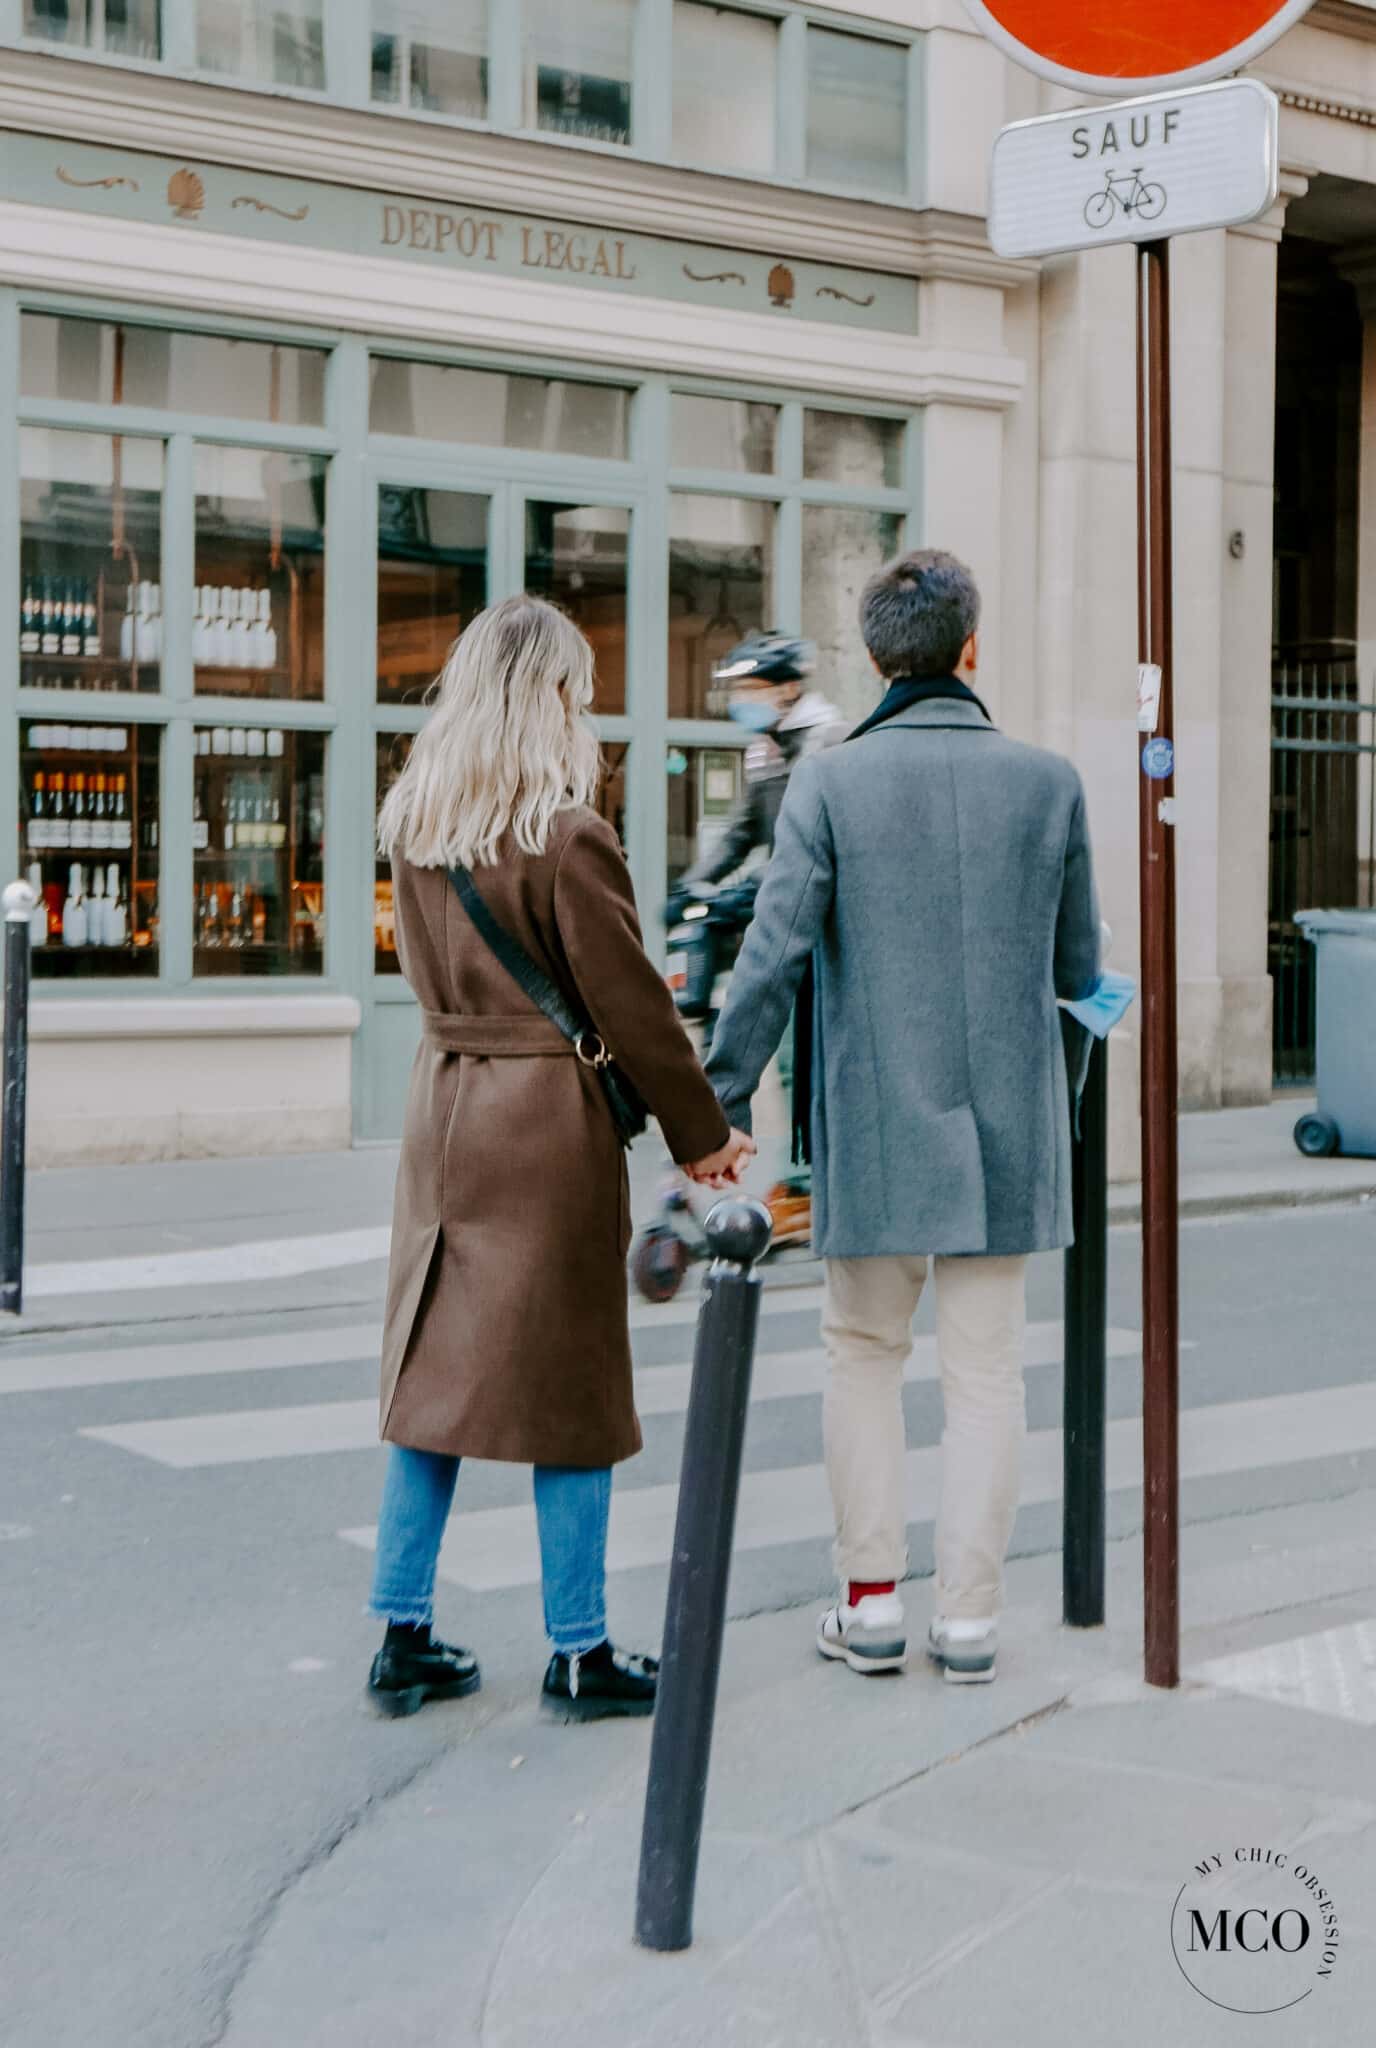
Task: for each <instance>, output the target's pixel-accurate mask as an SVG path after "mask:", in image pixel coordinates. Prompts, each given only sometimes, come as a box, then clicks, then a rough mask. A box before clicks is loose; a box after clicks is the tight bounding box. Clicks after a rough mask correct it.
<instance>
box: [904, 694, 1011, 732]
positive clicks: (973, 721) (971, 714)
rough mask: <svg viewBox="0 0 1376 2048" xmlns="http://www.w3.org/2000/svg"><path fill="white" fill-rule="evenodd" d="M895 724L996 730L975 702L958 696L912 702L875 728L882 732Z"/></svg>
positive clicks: (986, 730)
mask: <svg viewBox="0 0 1376 2048" xmlns="http://www.w3.org/2000/svg"><path fill="white" fill-rule="evenodd" d="M895 725H968V726H973V727H975V728H977V729H978V730H979V731H981V732H996V731H997V730H998V728H997V727H996V726H993V725H991V724H990V723H989V721H988V719H986V718H985V716H984V714H983V712H982V711H981V710H980V708H979V706H978V705H977V704H967V703H965V702H964V700H963V699H962V698H960V697H933V698H930V699H929V700H928V702H927V703H925V704H912V705H910V706H909V707H908V709H907V710H906V711H900V712H899V713H898V714H897V716H896V717H894V718H886V719H885V721H884V724H883V725H882V726H879V727H877V728H876V729H877V730H878V731H880V732H883V731H885V730H886V729H887V728H888V727H890V726H895Z"/></svg>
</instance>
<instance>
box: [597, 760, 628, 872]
mask: <svg viewBox="0 0 1376 2048" xmlns="http://www.w3.org/2000/svg"><path fill="white" fill-rule="evenodd" d="M630 758H631V743H630V741H629V740H605V741H604V742H603V745H602V780H601V782H599V784H598V785H597V795H596V797H595V798H594V800H593V801H594V802H595V804H596V806H597V811H598V815H599V816H600V817H603V818H605V819H606V821H607V823H608V824H609V825H610V826H611V828H612V830H613V831H614V832H615V833H616V836H617V838H618V839H619V840H620V841H621V846H622V851H623V852H624V851H625V848H626V845H627V838H626V833H627V826H628V822H629V821H628V818H627V814H626V800H627V799H626V774H627V769H628V767H629V764H630Z"/></svg>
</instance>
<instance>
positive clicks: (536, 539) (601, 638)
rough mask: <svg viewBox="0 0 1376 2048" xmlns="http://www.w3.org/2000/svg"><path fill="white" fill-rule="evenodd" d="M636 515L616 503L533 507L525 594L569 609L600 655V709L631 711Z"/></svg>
mask: <svg viewBox="0 0 1376 2048" xmlns="http://www.w3.org/2000/svg"><path fill="white" fill-rule="evenodd" d="M630 531H631V515H630V513H629V512H626V511H623V510H622V509H621V508H620V507H619V506H615V505H552V504H533V503H532V504H528V505H527V506H526V589H527V590H531V591H534V592H535V593H536V595H537V596H539V597H551V598H553V599H554V601H555V603H556V604H560V605H562V606H563V608H564V610H565V611H566V612H568V614H569V615H570V617H571V618H573V619H574V620H576V621H577V623H578V626H579V627H580V629H581V630H582V631H583V632H584V633H586V634H587V636H588V638H589V640H591V642H592V649H593V653H594V654H595V655H596V657H597V695H596V697H595V698H594V700H593V708H594V709H595V710H597V711H603V712H616V711H624V710H625V709H626V571H627V555H628V542H629V539H630Z"/></svg>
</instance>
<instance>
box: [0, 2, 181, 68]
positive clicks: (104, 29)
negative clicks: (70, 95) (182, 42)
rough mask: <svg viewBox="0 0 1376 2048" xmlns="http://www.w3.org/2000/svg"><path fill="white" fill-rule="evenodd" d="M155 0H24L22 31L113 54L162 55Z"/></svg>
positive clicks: (150, 57)
mask: <svg viewBox="0 0 1376 2048" xmlns="http://www.w3.org/2000/svg"><path fill="white" fill-rule="evenodd" d="M159 13H160V9H159V4H158V0H24V33H25V35H26V36H41V37H42V38H43V40H44V41H45V42H52V43H68V44H70V45H72V46H73V47H74V48H76V49H79V50H102V51H104V52H105V53H106V55H107V56H112V57H142V58H143V60H144V61H145V63H147V62H156V61H157V59H158V58H159V57H160V56H161V55H162V34H161V22H160V20H159Z"/></svg>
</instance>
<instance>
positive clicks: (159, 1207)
mask: <svg viewBox="0 0 1376 2048" xmlns="http://www.w3.org/2000/svg"><path fill="white" fill-rule="evenodd" d="M1306 1100H1307V1098H1305V1097H1302V1096H1300V1097H1293V1098H1292V1097H1286V1098H1284V1099H1281V1100H1279V1101H1276V1102H1274V1103H1270V1104H1267V1105H1266V1106H1265V1107H1263V1108H1260V1109H1240V1110H1217V1111H1210V1112H1207V1113H1201V1114H1196V1115H1191V1116H1185V1117H1182V1118H1181V1120H1180V1164H1181V1178H1180V1197H1181V1213H1182V1215H1184V1216H1186V1217H1198V1216H1209V1215H1222V1214H1229V1213H1232V1212H1235V1211H1238V1210H1242V1209H1255V1208H1282V1207H1289V1206H1293V1205H1296V1204H1309V1203H1322V1202H1354V1201H1363V1200H1368V1199H1371V1198H1373V1197H1376V1160H1370V1159H1305V1158H1302V1157H1301V1155H1300V1154H1299V1153H1298V1152H1297V1151H1296V1149H1295V1147H1294V1144H1293V1142H1292V1140H1291V1136H1290V1133H1291V1129H1292V1127H1293V1125H1294V1122H1295V1119H1296V1117H1298V1116H1299V1115H1300V1113H1301V1111H1302V1110H1303V1108H1304V1107H1305V1105H1306ZM396 1157H397V1152H396V1147H395V1146H391V1145H376V1146H364V1147H360V1148H359V1149H357V1150H355V1151H351V1152H333V1153H307V1154H301V1155H287V1156H284V1157H280V1158H278V1157H273V1158H267V1159H204V1160H174V1161H169V1162H165V1163H156V1164H149V1165H134V1166H93V1167H63V1168H55V1169H50V1170H48V1171H45V1172H37V1173H34V1174H31V1175H30V1177H29V1185H28V1248H27V1268H26V1277H25V1315H24V1317H23V1319H22V1322H21V1323H19V1324H18V1325H16V1326H15V1328H16V1330H17V1332H18V1333H19V1334H22V1335H25V1336H29V1335H33V1334H35V1333H38V1332H42V1331H45V1330H60V1329H67V1328H76V1327H82V1326H86V1327H91V1326H101V1325H109V1324H130V1323H138V1322H148V1321H176V1320H183V1319H187V1318H191V1317H194V1318H196V1319H203V1318H210V1317H216V1316H226V1315H232V1316H236V1317H242V1316H245V1315H247V1314H252V1313H254V1312H263V1313H273V1312H279V1311H281V1312H298V1311H302V1310H309V1311H312V1312H317V1313H320V1314H323V1315H328V1314H330V1313H331V1312H333V1311H338V1312H339V1313H340V1314H341V1315H347V1314H349V1313H350V1312H352V1311H355V1310H357V1309H358V1308H360V1307H367V1308H369V1309H370V1310H374V1311H375V1310H376V1309H377V1308H378V1307H379V1305H380V1303H381V1299H382V1293H383V1285H384V1278H385V1260H386V1256H387V1244H388V1237H389V1231H390V1219H391V1200H392V1183H393V1179H394V1177H395V1173H396ZM664 1172H665V1155H664V1150H663V1146H662V1144H661V1143H660V1141H659V1139H658V1138H657V1137H654V1136H651V1137H648V1138H646V1139H644V1140H642V1141H641V1143H640V1144H639V1145H638V1146H637V1147H636V1148H635V1151H634V1152H633V1154H632V1158H631V1184H632V1185H631V1195H632V1208H633V1212H634V1215H635V1218H636V1222H637V1224H640V1223H641V1222H643V1221H644V1220H645V1218H646V1217H648V1216H649V1215H650V1214H651V1212H652V1211H653V1208H654V1203H655V1195H656V1189H657V1186H658V1184H659V1182H660V1181H661V1179H662V1178H663V1176H664ZM769 1178H770V1173H769V1170H768V1169H767V1168H766V1167H762V1166H758V1165H757V1168H756V1170H755V1173H754V1175H753V1176H752V1182H751V1185H752V1186H754V1187H756V1189H757V1191H760V1192H762V1191H763V1188H764V1186H765V1185H767V1183H768V1180H769ZM571 1198H573V1197H572V1195H571ZM703 1206H706V1203H705V1202H704V1204H703ZM1109 1211H1110V1220H1111V1221H1112V1222H1113V1223H1117V1224H1128V1223H1133V1222H1135V1221H1136V1220H1137V1219H1138V1217H1139V1216H1140V1213H1141V1196H1140V1190H1139V1189H1138V1188H1137V1187H1136V1186H1134V1185H1124V1186H1118V1187H1114V1188H1111V1189H1110V1191H1109ZM769 1277H770V1281H771V1284H781V1285H789V1284H808V1283H810V1282H812V1281H815V1280H816V1279H817V1277H818V1267H817V1265H816V1263H815V1262H813V1261H811V1260H809V1259H807V1258H806V1257H805V1256H802V1255H799V1254H797V1253H789V1254H786V1255H785V1256H784V1257H783V1258H781V1259H779V1260H777V1261H775V1262H774V1263H772V1264H771V1266H770V1268H769ZM11 1334H13V1333H11Z"/></svg>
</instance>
